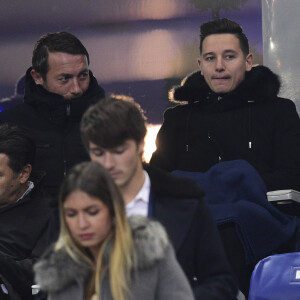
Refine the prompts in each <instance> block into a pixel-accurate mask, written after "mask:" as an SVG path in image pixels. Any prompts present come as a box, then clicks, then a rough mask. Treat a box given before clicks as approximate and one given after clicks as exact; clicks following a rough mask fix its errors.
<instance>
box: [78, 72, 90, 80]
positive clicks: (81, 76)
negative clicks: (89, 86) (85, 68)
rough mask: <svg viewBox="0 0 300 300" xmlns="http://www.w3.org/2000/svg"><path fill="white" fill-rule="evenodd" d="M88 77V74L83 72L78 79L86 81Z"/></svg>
mask: <svg viewBox="0 0 300 300" xmlns="http://www.w3.org/2000/svg"><path fill="white" fill-rule="evenodd" d="M88 76H89V73H88V72H84V73H81V74H80V75H79V78H80V79H86V78H87V77H88Z"/></svg>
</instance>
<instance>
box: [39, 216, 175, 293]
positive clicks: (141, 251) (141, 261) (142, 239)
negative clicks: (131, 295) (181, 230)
mask: <svg viewBox="0 0 300 300" xmlns="http://www.w3.org/2000/svg"><path fill="white" fill-rule="evenodd" d="M128 221H129V224H130V227H131V230H132V236H133V240H134V246H135V250H136V254H137V268H138V269H140V270H141V269H146V268H150V267H152V266H154V265H155V264H156V262H158V261H159V260H161V259H163V258H164V256H165V252H166V249H167V248H168V246H169V245H170V243H169V239H168V236H167V233H166V231H165V229H164V228H163V226H162V225H161V224H160V223H159V222H156V221H153V220H150V219H148V218H146V217H143V216H131V217H129V218H128ZM34 271H35V281H36V283H37V284H38V285H39V286H40V288H41V290H43V291H46V292H51V293H54V292H58V291H60V290H62V289H64V288H66V287H67V286H68V285H69V284H71V283H72V282H74V281H83V280H84V279H86V278H88V276H90V274H91V269H90V267H89V265H88V264H87V263H85V262H83V261H80V262H75V261H74V260H73V259H72V258H71V257H70V256H69V255H68V254H67V252H66V251H65V250H64V249H61V250H59V251H54V250H53V249H50V250H49V251H48V252H47V253H45V255H44V256H43V257H42V258H41V259H40V260H39V262H37V263H36V264H35V265H34Z"/></svg>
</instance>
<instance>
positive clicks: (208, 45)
mask: <svg viewBox="0 0 300 300" xmlns="http://www.w3.org/2000/svg"><path fill="white" fill-rule="evenodd" d="M219 49H222V50H223V51H225V50H226V51H230V50H231V51H237V50H240V51H241V47H240V41H239V39H238V38H237V37H236V36H235V35H234V34H232V33H218V34H211V35H209V36H207V37H206V38H205V39H204V40H203V43H202V54H205V53H207V52H214V51H216V50H219Z"/></svg>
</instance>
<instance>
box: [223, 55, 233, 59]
mask: <svg viewBox="0 0 300 300" xmlns="http://www.w3.org/2000/svg"><path fill="white" fill-rule="evenodd" d="M233 58H235V56H234V55H226V56H225V59H226V60H231V59H233Z"/></svg>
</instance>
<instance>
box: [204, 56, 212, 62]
mask: <svg viewBox="0 0 300 300" xmlns="http://www.w3.org/2000/svg"><path fill="white" fill-rule="evenodd" d="M213 59H214V57H213V56H208V57H206V58H205V60H206V61H212V60H213Z"/></svg>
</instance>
